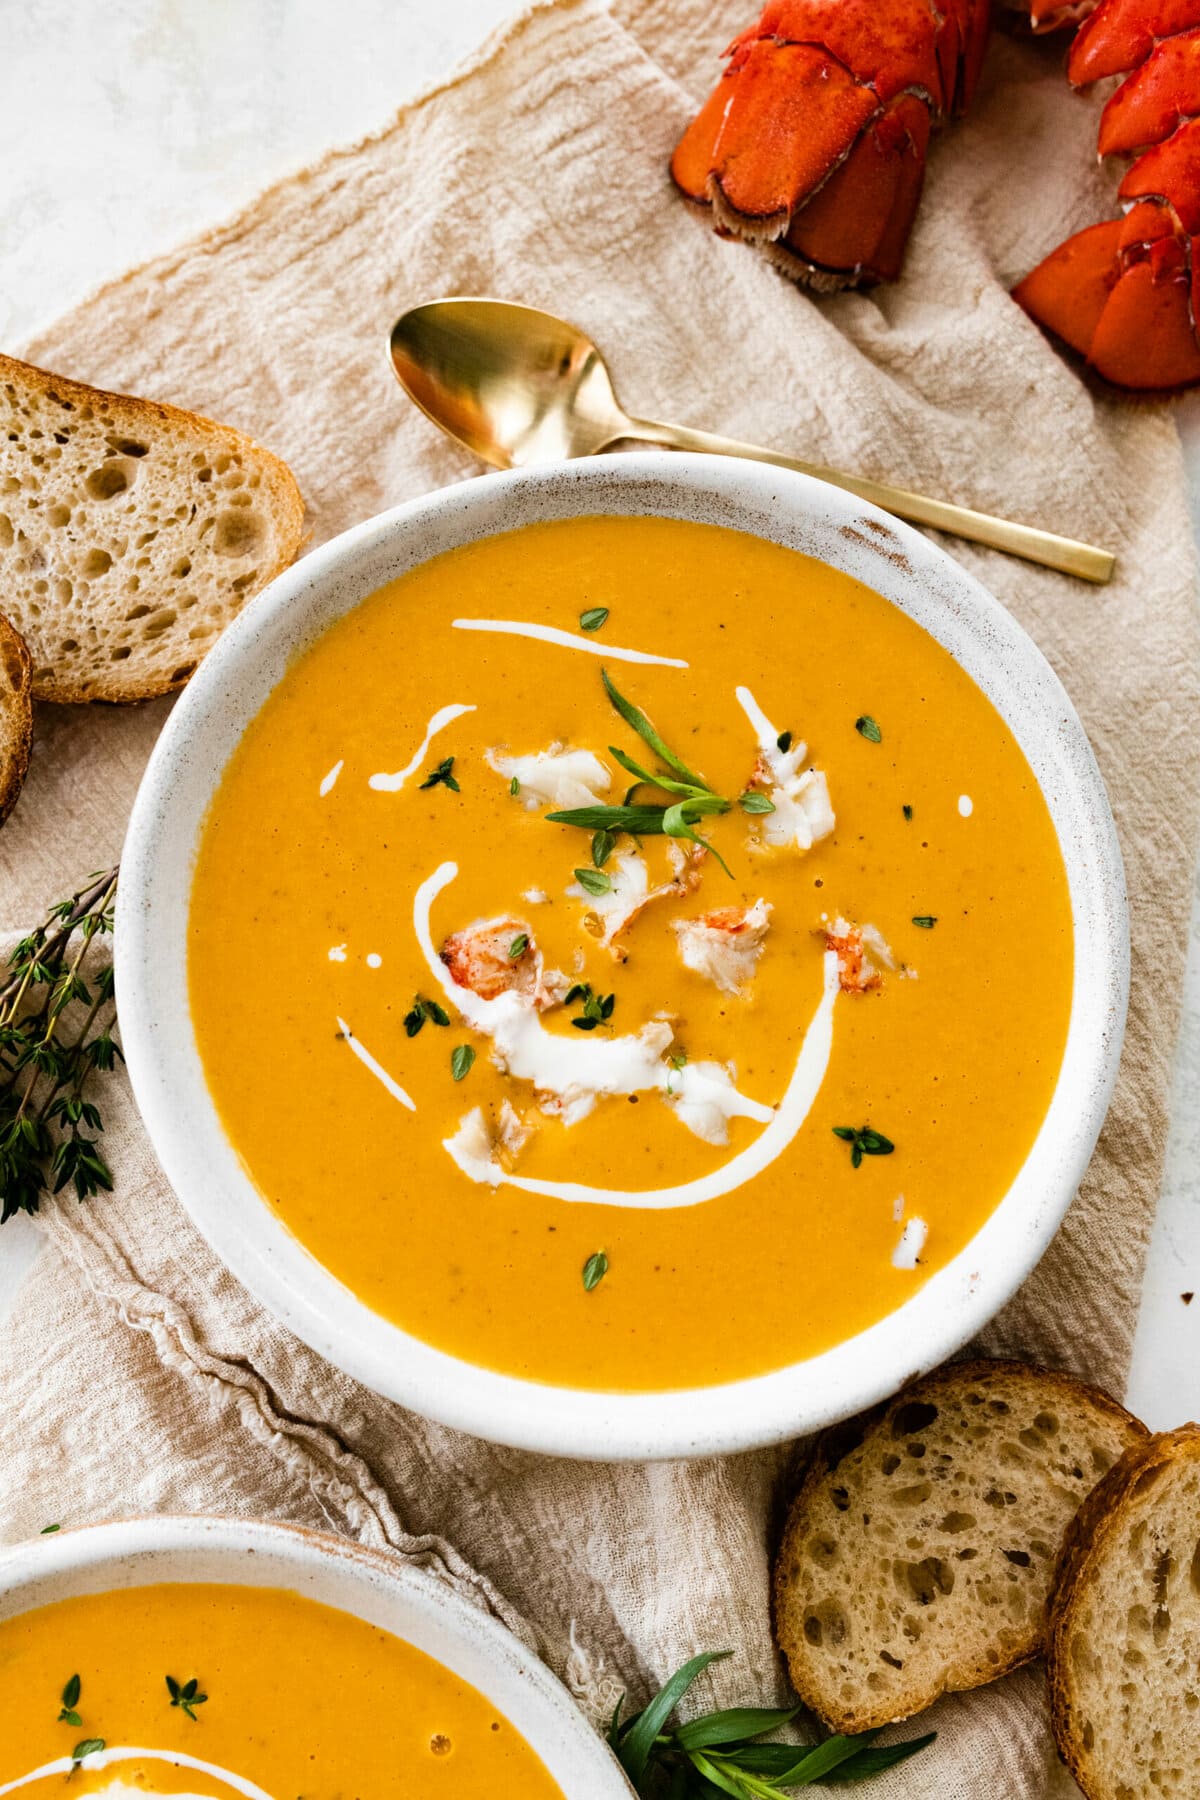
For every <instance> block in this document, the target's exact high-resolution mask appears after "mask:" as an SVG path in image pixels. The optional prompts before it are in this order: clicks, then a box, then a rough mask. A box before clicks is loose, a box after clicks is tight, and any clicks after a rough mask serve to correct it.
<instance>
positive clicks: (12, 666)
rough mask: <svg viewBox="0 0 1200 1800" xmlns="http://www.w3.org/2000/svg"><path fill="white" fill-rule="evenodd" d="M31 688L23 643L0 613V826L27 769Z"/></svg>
mask: <svg viewBox="0 0 1200 1800" xmlns="http://www.w3.org/2000/svg"><path fill="white" fill-rule="evenodd" d="M32 686H33V683H32V667H31V664H30V660H29V652H28V650H27V649H26V648H25V640H24V639H23V638H22V636H21V634H20V632H18V631H14V630H13V628H12V626H11V625H10V624H9V622H8V620H7V619H6V618H5V617H4V616H3V614H2V613H0V825H3V823H4V821H5V819H7V817H8V815H9V813H10V812H11V811H12V809H13V807H14V806H15V805H16V804H17V796H18V794H19V793H20V792H21V788H22V786H23V784H24V781H25V771H26V770H27V769H28V767H29V751H30V746H31V745H32V743H33V703H32V697H31V694H32Z"/></svg>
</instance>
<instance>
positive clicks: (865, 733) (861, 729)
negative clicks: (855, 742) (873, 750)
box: [854, 713, 883, 744]
mask: <svg viewBox="0 0 1200 1800" xmlns="http://www.w3.org/2000/svg"><path fill="white" fill-rule="evenodd" d="M854 729H855V731H857V733H858V735H859V736H860V737H865V738H866V740H867V742H868V744H882V742H883V733H882V731H880V729H879V726H878V725H877V724H876V722H875V720H874V719H873V718H872V717H871V715H870V713H863V714H862V716H861V718H858V719H855V721H854Z"/></svg>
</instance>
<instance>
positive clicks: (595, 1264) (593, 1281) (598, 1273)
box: [583, 1250, 608, 1294]
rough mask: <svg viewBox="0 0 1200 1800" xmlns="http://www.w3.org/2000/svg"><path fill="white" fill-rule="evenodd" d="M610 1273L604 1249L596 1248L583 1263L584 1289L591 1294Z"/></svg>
mask: <svg viewBox="0 0 1200 1800" xmlns="http://www.w3.org/2000/svg"><path fill="white" fill-rule="evenodd" d="M607 1274H608V1258H607V1256H605V1254H604V1252H603V1250H594V1251H593V1252H592V1254H591V1256H589V1257H588V1259H587V1261H586V1262H585V1263H584V1265H583V1291H584V1293H585V1294H590V1293H591V1291H592V1289H593V1288H594V1287H598V1286H599V1284H600V1283H601V1282H602V1281H603V1280H604V1277H605V1276H606V1275H607Z"/></svg>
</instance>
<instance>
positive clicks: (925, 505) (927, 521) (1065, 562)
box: [630, 419, 1116, 582]
mask: <svg viewBox="0 0 1200 1800" xmlns="http://www.w3.org/2000/svg"><path fill="white" fill-rule="evenodd" d="M630 425H631V426H632V427H633V430H632V431H631V433H630V435H631V436H633V437H637V438H641V439H643V440H644V441H645V442H647V443H653V444H662V445H664V446H666V447H667V448H669V449H672V450H702V451H705V452H707V453H708V454H709V455H710V456H745V457H749V458H751V459H752V460H753V461H755V462H766V463H774V464H776V465H777V466H778V467H779V468H781V469H798V470H799V471H800V473H801V474H802V475H815V476H816V478H817V479H818V480H819V481H828V482H830V483H832V485H833V486H834V487H840V488H845V489H847V490H848V492H850V493H851V494H857V495H858V497H859V499H860V500H869V501H870V502H871V503H872V505H874V506H878V507H881V508H882V509H883V511H884V512H890V513H895V515H896V517H897V518H900V519H907V520H908V521H909V523H910V524H912V525H932V526H934V527H935V529H936V530H938V531H949V532H952V533H953V534H954V535H955V536H956V537H960V538H967V539H969V541H970V542H971V543H973V544H986V545H987V547H988V548H989V549H990V550H1005V551H1007V552H1008V554H1009V555H1010V556H1023V557H1024V558H1025V560H1026V562H1034V563H1041V564H1042V565H1043V567H1045V568H1047V569H1059V570H1061V571H1062V573H1063V574H1064V575H1078V576H1079V577H1081V579H1082V580H1084V581H1095V582H1104V581H1107V580H1108V579H1109V578H1110V576H1111V575H1112V572H1113V569H1114V567H1115V565H1116V557H1115V556H1114V555H1113V554H1112V552H1111V551H1108V550H1099V549H1097V548H1096V546H1095V545H1094V544H1081V543H1079V542H1077V540H1076V539H1074V538H1065V537H1059V536H1058V535H1057V534H1056V533H1055V532H1053V531H1039V530H1038V529H1037V527H1036V526H1034V525H1018V524H1016V523H1015V522H1014V521H1013V520H1011V519H997V518H994V517H993V516H992V514H990V513H981V512H975V511H974V510H973V509H972V508H971V507H969V506H955V505H954V504H953V502H952V501H949V500H930V499H928V498H927V497H926V496H925V495H924V494H914V493H910V492H909V490H908V489H907V488H899V487H892V486H891V484H890V483H888V482H886V481H869V480H867V479H866V478H865V477H863V476H859V475H843V474H842V473H841V471H840V470H838V469H823V468H821V467H820V466H819V465H818V464H817V463H810V462H804V461H802V460H801V458H800V457H798V456H781V455H780V454H779V452H778V451H776V450H762V449H760V448H759V447H758V446H757V445H755V444H742V443H739V442H738V441H737V439H736V438H726V437H719V436H718V435H717V434H716V433H715V432H711V431H694V430H693V429H692V428H691V426H689V425H660V424H657V423H656V422H655V421H654V420H653V419H631V420H630Z"/></svg>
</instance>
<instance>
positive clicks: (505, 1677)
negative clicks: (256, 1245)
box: [0, 1518, 633, 1800]
mask: <svg viewBox="0 0 1200 1800" xmlns="http://www.w3.org/2000/svg"><path fill="white" fill-rule="evenodd" d="M153 1582H222V1583H228V1584H231V1585H232V1586H234V1587H259V1588H261V1587H281V1588H289V1589H291V1590H292V1591H293V1592H294V1593H297V1594H301V1595H303V1596H304V1597H305V1598H306V1599H309V1600H317V1601H320V1602H321V1603H322V1604H323V1605H325V1606H331V1607H335V1608H336V1609H337V1610H338V1611H339V1612H343V1613H349V1614H351V1615H352V1616H353V1617H354V1618H356V1619H363V1620H365V1621H366V1622H367V1624H369V1625H375V1626H378V1627H379V1628H380V1630H382V1631H389V1632H391V1633H392V1634H393V1636H395V1637H398V1638H402V1639H403V1640H404V1642H405V1643H408V1644H412V1645H414V1646H415V1647H416V1648H417V1649H418V1650H423V1651H424V1652H425V1654H426V1655H427V1656H431V1657H433V1658H434V1659H435V1661H437V1662H439V1663H441V1664H442V1665H443V1667H444V1668H447V1669H449V1670H450V1671H451V1672H452V1673H453V1674H455V1675H458V1676H460V1677H461V1678H462V1680H464V1681H466V1682H469V1683H470V1685H471V1686H472V1687H473V1688H476V1689H478V1691H479V1692H480V1693H481V1694H483V1695H484V1696H485V1698H486V1699H487V1700H489V1701H490V1702H491V1703H492V1705H493V1706H495V1707H496V1709H497V1711H498V1712H500V1713H502V1714H503V1716H504V1717H505V1718H506V1719H507V1720H508V1721H509V1723H510V1724H511V1725H512V1726H513V1727H514V1728H515V1729H516V1730H517V1731H518V1732H520V1734H521V1736H522V1737H523V1738H524V1739H525V1741H526V1742H527V1743H528V1744H529V1745H530V1747H531V1748H532V1749H533V1750H534V1751H536V1753H537V1755H538V1756H539V1757H540V1758H541V1760H542V1762H543V1763H544V1764H545V1766H546V1768H547V1769H548V1770H549V1771H550V1773H551V1775H552V1776H553V1777H554V1779H555V1781H557V1783H558V1785H559V1787H560V1788H561V1789H562V1791H563V1793H564V1795H565V1796H566V1800H630V1796H631V1795H632V1792H633V1790H632V1788H631V1787H630V1786H629V1784H628V1782H627V1781H626V1780H625V1777H624V1775H623V1774H622V1772H621V1770H620V1768H619V1766H618V1764H617V1762H616V1761H615V1759H614V1758H613V1756H612V1755H611V1754H610V1753H609V1751H608V1749H607V1747H606V1745H605V1744H604V1743H603V1741H602V1740H601V1739H600V1738H599V1737H598V1736H597V1734H596V1733H595V1732H594V1731H593V1730H592V1727H591V1726H590V1725H589V1724H588V1722H587V1720H586V1719H585V1718H584V1716H583V1714H582V1713H581V1712H580V1710H579V1708H578V1707H577V1706H576V1704H575V1702H574V1701H573V1700H572V1699H571V1696H570V1695H569V1694H568V1693H567V1690H566V1689H565V1688H564V1687H563V1686H562V1684H561V1683H560V1682H559V1681H557V1680H556V1679H555V1677H554V1676H553V1675H552V1674H551V1673H550V1671H549V1669H547V1668H546V1666H545V1664H544V1663H542V1662H540V1661H539V1660H538V1658H537V1657H536V1656H534V1655H533V1654H532V1653H531V1652H530V1651H528V1650H526V1649H525V1648H524V1646H523V1645H522V1644H520V1643H519V1642H518V1641H517V1639H516V1638H515V1637H514V1636H513V1635H512V1633H511V1632H510V1631H508V1630H506V1629H505V1627H504V1626H503V1625H501V1624H500V1623H499V1622H498V1621H497V1620H496V1619H494V1618H492V1617H491V1616H490V1615H489V1614H487V1613H484V1612H482V1611H480V1609H479V1608H478V1607H476V1606H473V1605H472V1604H471V1603H470V1601H468V1600H465V1599H463V1598H462V1597H461V1595H459V1594H457V1593H455V1592H454V1590H453V1589H452V1588H451V1587H449V1586H448V1584H447V1583H446V1582H444V1581H440V1580H438V1578H437V1577H436V1576H434V1575H429V1574H427V1573H426V1572H425V1571H424V1570H422V1569H414V1568H411V1567H409V1566H408V1564H406V1563H404V1562H401V1560H400V1559H399V1557H396V1556H390V1555H387V1554H385V1553H383V1552H381V1551H378V1550H366V1549H364V1548H363V1547H362V1546H361V1545H359V1544H353V1543H350V1542H349V1541H348V1540H347V1539H345V1538H338V1537H332V1536H330V1535H328V1534H327V1533H325V1532H320V1531H305V1530H302V1529H301V1528H300V1527H298V1526H294V1525H276V1524H270V1525H268V1524H265V1523H260V1522H258V1521H253V1520H251V1521H246V1520H238V1519H210V1518H158V1519H130V1520H127V1521H124V1522H122V1523H119V1524H113V1525H84V1526H81V1527H80V1528H79V1529H78V1530H75V1531H68V1530H64V1531H61V1532H56V1533H55V1534H54V1536H52V1537H38V1538H33V1539H31V1540H28V1541H26V1542H25V1543H21V1544H17V1545H16V1546H14V1547H13V1548H12V1549H9V1550H4V1551H0V1621H2V1620H5V1619H11V1618H13V1617H15V1616H16V1615H18V1614H20V1613H25V1612H30V1611H32V1610H33V1608H34V1607H39V1606H50V1605H52V1604H53V1603H54V1602H55V1601H57V1600H66V1599H68V1598H71V1597H73V1596H75V1595H77V1594H98V1593H104V1592H107V1591H109V1590H111V1589H113V1588H131V1587H146V1586H148V1585H149V1584H151V1583H153ZM201 1754H202V1753H201ZM89 1766H90V1765H89ZM114 1767H116V1768H118V1769H119V1765H114Z"/></svg>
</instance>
